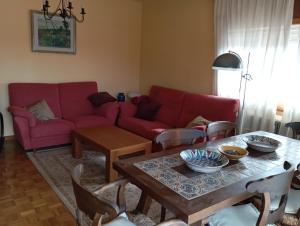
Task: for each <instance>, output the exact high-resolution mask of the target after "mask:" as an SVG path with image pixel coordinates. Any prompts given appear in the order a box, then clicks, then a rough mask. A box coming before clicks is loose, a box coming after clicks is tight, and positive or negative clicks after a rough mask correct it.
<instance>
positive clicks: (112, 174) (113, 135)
mask: <svg viewBox="0 0 300 226" xmlns="http://www.w3.org/2000/svg"><path fill="white" fill-rule="evenodd" d="M72 135H73V150H72V155H73V157H74V158H81V157H82V145H83V144H86V145H90V146H92V147H93V148H95V150H97V151H100V152H102V153H104V154H105V155H106V180H107V181H108V182H111V181H114V180H115V179H116V178H117V177H118V173H117V172H116V171H115V170H114V169H113V162H114V161H116V160H119V157H120V156H122V155H129V154H133V153H136V152H140V151H144V152H145V154H149V153H151V149H152V141H150V140H148V139H145V138H143V137H140V136H138V135H136V134H133V133H131V132H128V131H126V130H124V129H121V128H118V127H115V126H101V127H93V128H82V129H76V130H74V131H73V134H72Z"/></svg>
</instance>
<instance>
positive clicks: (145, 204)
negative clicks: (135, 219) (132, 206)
mask: <svg viewBox="0 0 300 226" xmlns="http://www.w3.org/2000/svg"><path fill="white" fill-rule="evenodd" d="M151 202H152V199H151V198H150V196H149V195H147V193H146V192H144V191H143V192H142V194H141V198H140V201H139V204H138V206H137V207H136V210H135V212H136V213H143V214H145V215H147V213H148V211H149V208H150V205H151Z"/></svg>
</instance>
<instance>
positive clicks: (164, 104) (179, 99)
mask: <svg viewBox="0 0 300 226" xmlns="http://www.w3.org/2000/svg"><path fill="white" fill-rule="evenodd" d="M184 95H185V93H184V92H183V91H179V90H176V89H169V88H164V87H160V86H152V87H151V90H150V94H149V96H150V98H151V99H152V100H153V101H155V102H157V103H159V104H161V108H160V109H159V112H158V113H157V115H156V117H155V120H158V121H160V122H163V123H165V124H167V125H169V126H172V127H175V126H176V122H177V120H178V118H179V114H180V111H181V107H182V103H183V99H184Z"/></svg>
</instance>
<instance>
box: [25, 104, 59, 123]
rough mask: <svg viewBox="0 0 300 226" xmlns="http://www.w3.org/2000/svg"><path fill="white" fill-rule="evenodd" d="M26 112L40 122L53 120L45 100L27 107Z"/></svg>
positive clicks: (52, 114)
mask: <svg viewBox="0 0 300 226" xmlns="http://www.w3.org/2000/svg"><path fill="white" fill-rule="evenodd" d="M27 110H28V111H29V112H31V113H32V114H33V115H34V116H35V117H36V118H37V119H39V120H42V121H46V120H50V119H55V116H54V113H53V112H52V110H51V108H50V107H49V105H48V103H47V101H45V100H41V101H39V102H37V103H35V104H34V105H31V106H28V107H27Z"/></svg>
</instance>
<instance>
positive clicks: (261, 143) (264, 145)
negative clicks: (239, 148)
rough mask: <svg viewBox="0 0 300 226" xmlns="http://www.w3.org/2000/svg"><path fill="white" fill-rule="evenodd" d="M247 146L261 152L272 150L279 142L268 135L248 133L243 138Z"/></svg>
mask: <svg viewBox="0 0 300 226" xmlns="http://www.w3.org/2000/svg"><path fill="white" fill-rule="evenodd" d="M243 140H244V141H245V142H246V143H247V145H248V147H250V148H252V149H254V150H256V151H261V152H273V151H275V150H276V149H277V148H278V147H279V146H280V145H281V143H280V142H279V141H278V140H275V139H273V138H270V137H265V136H258V135H249V136H246V137H244V138H243Z"/></svg>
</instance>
